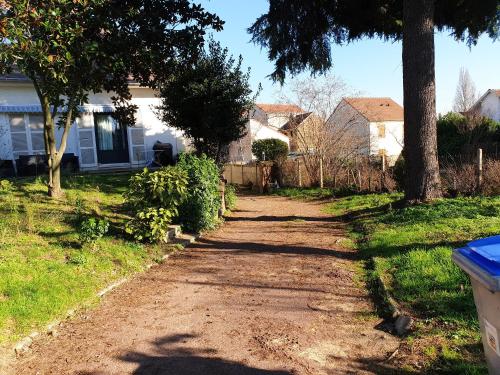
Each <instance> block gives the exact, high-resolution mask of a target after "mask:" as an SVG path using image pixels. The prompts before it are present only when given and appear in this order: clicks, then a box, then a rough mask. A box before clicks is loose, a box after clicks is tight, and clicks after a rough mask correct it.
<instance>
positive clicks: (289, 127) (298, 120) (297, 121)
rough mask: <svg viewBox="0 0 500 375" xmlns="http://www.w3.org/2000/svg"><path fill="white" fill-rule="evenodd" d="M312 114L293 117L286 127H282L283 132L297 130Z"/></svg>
mask: <svg viewBox="0 0 500 375" xmlns="http://www.w3.org/2000/svg"><path fill="white" fill-rule="evenodd" d="M311 113H312V112H306V113H301V114H299V115H296V116H294V117H292V118H291V119H290V120H289V121H288V122H287V123H286V124H285V125H283V126H282V127H281V130H282V131H287V130H293V129H296V128H297V127H298V126H299V125H300V124H302V123H303V122H304V120H305V119H307V118H308V117H309V116H310V115H311Z"/></svg>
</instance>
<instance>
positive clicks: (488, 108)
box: [472, 89, 500, 121]
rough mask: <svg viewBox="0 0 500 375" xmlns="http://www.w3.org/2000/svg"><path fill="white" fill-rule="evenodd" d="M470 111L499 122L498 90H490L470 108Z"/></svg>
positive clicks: (499, 95)
mask: <svg viewBox="0 0 500 375" xmlns="http://www.w3.org/2000/svg"><path fill="white" fill-rule="evenodd" d="M472 111H474V112H476V113H479V114H481V115H482V116H484V117H489V118H491V119H492V120H495V121H500V90H495V89H490V90H488V91H486V93H485V94H484V95H483V96H481V97H480V98H479V100H478V101H477V102H476V104H474V106H473V107H472Z"/></svg>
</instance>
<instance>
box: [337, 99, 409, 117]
mask: <svg viewBox="0 0 500 375" xmlns="http://www.w3.org/2000/svg"><path fill="white" fill-rule="evenodd" d="M344 101H345V102H347V103H348V104H349V105H350V106H351V107H353V108H354V109H355V110H356V111H358V112H359V113H361V114H362V115H363V116H364V117H365V118H366V119H367V120H368V121H370V122H378V121H403V120H404V110H403V107H401V106H400V105H399V104H398V103H396V102H395V101H394V100H392V99H391V98H344Z"/></svg>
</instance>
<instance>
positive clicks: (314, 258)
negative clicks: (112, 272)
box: [12, 196, 399, 375]
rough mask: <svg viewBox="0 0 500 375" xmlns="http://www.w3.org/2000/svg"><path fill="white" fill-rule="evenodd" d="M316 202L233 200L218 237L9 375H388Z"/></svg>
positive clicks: (363, 295) (78, 320) (350, 260)
mask: <svg viewBox="0 0 500 375" xmlns="http://www.w3.org/2000/svg"><path fill="white" fill-rule="evenodd" d="M343 235H344V228H343V226H342V224H341V223H338V222H335V221H332V219H331V218H329V217H328V215H326V214H323V213H321V203H320V202H312V203H311V202H308V203H306V202H300V201H291V200H286V199H284V198H278V197H261V196H259V197H257V196H246V197H242V198H240V200H239V203H238V209H237V210H236V211H235V212H233V214H232V216H231V217H230V218H228V219H227V222H226V224H225V225H224V226H223V227H222V228H221V229H220V230H218V231H216V232H214V233H213V234H211V235H208V236H206V237H204V238H203V239H201V240H200V241H199V242H198V243H196V244H194V245H193V246H192V247H190V248H188V249H186V251H183V252H181V253H179V254H177V255H175V256H173V257H171V258H170V259H168V260H167V261H166V262H165V263H164V264H162V265H160V266H158V267H155V268H153V269H151V270H150V271H148V272H146V273H144V274H142V275H140V276H138V277H136V278H135V279H133V280H132V281H130V282H128V283H126V284H124V285H122V286H121V287H119V288H118V289H117V290H115V291H113V292H112V293H111V294H109V295H108V296H106V297H105V298H104V299H103V301H102V303H101V304H100V305H99V306H98V307H97V308H95V309H93V310H91V311H86V312H82V313H81V314H78V316H77V317H75V318H74V319H72V320H71V321H69V322H67V323H65V324H64V325H63V326H62V327H61V328H59V330H58V334H57V335H56V336H55V337H45V338H43V339H41V340H37V341H36V342H35V344H34V345H33V347H32V350H31V351H30V352H29V353H28V354H26V355H24V356H23V357H22V358H20V359H18V360H17V361H16V368H15V369H14V370H13V371H12V373H13V374H20V375H21V374H22V375H29V374H58V375H59V374H80V375H83V374H88V375H90V374H93V375H105V374H106V375H108V374H148V375H150V374H162V375H163V374H165V375H188V374H206V375H215V374H217V375H224V374H242V375H286V374H314V375H316V374H365V373H366V374H373V373H375V374H380V373H390V372H391V370H390V365H389V364H388V363H387V361H386V360H387V358H388V357H389V356H390V355H391V353H393V352H394V351H395V350H396V349H397V348H398V346H399V341H398V340H397V339H396V338H395V337H393V336H391V335H390V334H388V333H386V332H384V331H383V330H380V329H378V328H377V325H378V323H380V320H379V319H378V318H377V317H376V316H375V315H374V313H373V306H372V304H371V302H370V299H369V297H368V296H367V292H366V291H365V289H364V287H363V284H362V283H360V282H359V281H357V276H356V273H355V271H354V269H355V267H356V259H355V258H356V253H355V252H353V251H350V250H343V249H342V248H341V239H342V238H343Z"/></svg>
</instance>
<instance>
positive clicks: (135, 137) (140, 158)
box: [128, 108, 146, 164]
mask: <svg viewBox="0 0 500 375" xmlns="http://www.w3.org/2000/svg"><path fill="white" fill-rule="evenodd" d="M135 116H136V124H135V126H134V127H130V128H129V133H128V134H129V140H130V141H129V142H130V146H131V147H130V149H131V154H132V155H131V160H132V163H136V164H142V163H145V162H146V147H145V145H144V124H143V116H142V112H141V108H139V109H138V110H137V112H136V114H135Z"/></svg>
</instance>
